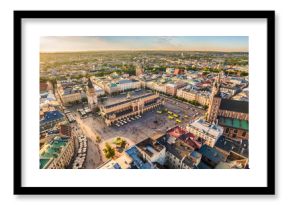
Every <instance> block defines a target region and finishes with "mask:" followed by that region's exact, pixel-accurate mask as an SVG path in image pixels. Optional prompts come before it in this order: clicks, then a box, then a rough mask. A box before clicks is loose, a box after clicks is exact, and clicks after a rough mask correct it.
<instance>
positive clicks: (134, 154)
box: [125, 146, 152, 169]
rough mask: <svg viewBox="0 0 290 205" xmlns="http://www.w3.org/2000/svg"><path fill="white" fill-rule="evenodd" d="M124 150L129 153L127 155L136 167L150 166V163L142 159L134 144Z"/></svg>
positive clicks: (147, 167)
mask: <svg viewBox="0 0 290 205" xmlns="http://www.w3.org/2000/svg"><path fill="white" fill-rule="evenodd" d="M125 152H126V154H127V155H129V157H131V158H132V160H133V165H134V167H136V168H137V169H151V168H152V166H151V164H150V163H148V162H145V161H144V160H142V158H141V153H140V152H139V151H138V149H137V147H136V146H133V147H131V148H129V149H128V150H126V151H125Z"/></svg>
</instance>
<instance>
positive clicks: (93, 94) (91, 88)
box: [87, 78, 98, 111]
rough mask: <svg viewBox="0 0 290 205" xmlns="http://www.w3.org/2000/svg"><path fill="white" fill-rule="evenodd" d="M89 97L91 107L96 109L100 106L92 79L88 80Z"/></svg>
mask: <svg viewBox="0 0 290 205" xmlns="http://www.w3.org/2000/svg"><path fill="white" fill-rule="evenodd" d="M87 99H88V106H89V108H90V109H91V110H92V111H94V110H95V109H96V108H97V106H98V97H97V94H96V92H95V88H94V86H93V83H92V81H91V79H90V78H89V80H88V87H87Z"/></svg>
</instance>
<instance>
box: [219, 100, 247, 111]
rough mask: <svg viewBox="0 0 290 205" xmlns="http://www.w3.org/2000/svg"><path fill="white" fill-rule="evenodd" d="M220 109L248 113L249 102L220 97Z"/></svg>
mask: <svg viewBox="0 0 290 205" xmlns="http://www.w3.org/2000/svg"><path fill="white" fill-rule="evenodd" d="M220 110H229V111H233V112H241V113H249V103H248V102H247V101H239V100H229V99H222V101H221V105H220Z"/></svg>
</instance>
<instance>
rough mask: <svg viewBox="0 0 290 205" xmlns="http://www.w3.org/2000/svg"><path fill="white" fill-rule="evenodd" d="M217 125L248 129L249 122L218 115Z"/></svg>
mask: <svg viewBox="0 0 290 205" xmlns="http://www.w3.org/2000/svg"><path fill="white" fill-rule="evenodd" d="M218 124H219V125H222V126H226V127H233V128H237V129H243V130H247V131H248V130H249V122H248V121H247V120H239V119H234V118H228V117H219V121H218Z"/></svg>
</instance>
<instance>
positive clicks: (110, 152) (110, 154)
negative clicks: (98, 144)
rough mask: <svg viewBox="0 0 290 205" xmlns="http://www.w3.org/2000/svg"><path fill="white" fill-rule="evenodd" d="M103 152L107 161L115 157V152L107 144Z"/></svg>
mask: <svg viewBox="0 0 290 205" xmlns="http://www.w3.org/2000/svg"><path fill="white" fill-rule="evenodd" d="M103 152H104V153H105V156H106V158H107V159H111V158H113V157H114V156H115V150H114V149H113V148H112V147H111V146H110V145H109V144H108V143H106V145H105V148H104V149H103Z"/></svg>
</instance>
